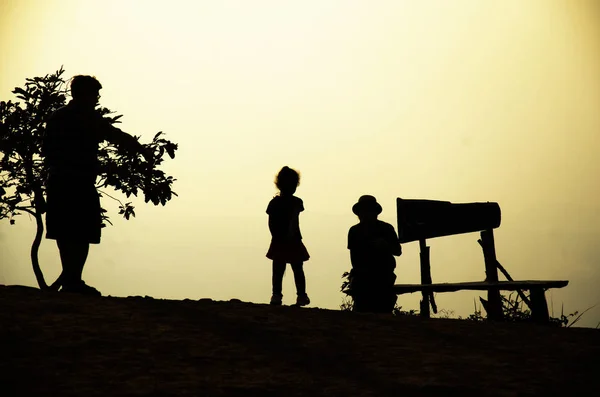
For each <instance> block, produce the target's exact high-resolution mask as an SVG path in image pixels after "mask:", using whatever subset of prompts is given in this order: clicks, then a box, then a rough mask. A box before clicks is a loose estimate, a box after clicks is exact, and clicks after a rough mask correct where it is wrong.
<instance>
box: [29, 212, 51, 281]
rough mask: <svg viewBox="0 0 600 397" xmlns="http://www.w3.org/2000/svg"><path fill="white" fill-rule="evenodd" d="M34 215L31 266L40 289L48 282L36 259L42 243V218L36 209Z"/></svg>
mask: <svg viewBox="0 0 600 397" xmlns="http://www.w3.org/2000/svg"><path fill="white" fill-rule="evenodd" d="M34 216H35V223H36V226H37V229H36V232H35V238H34V239H33V244H32V245H31V265H32V266H33V273H35V278H36V280H37V282H38V285H39V286H40V289H47V288H48V284H46V280H44V274H43V273H42V269H41V268H40V262H39V259H38V252H39V249H40V244H41V243H42V236H43V235H44V220H43V219H42V214H41V213H40V212H39V211H36V212H35V214H34Z"/></svg>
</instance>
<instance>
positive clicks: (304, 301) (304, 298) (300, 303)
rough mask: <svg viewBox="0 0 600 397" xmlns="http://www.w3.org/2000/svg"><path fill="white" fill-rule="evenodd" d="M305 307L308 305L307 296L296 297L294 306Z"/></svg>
mask: <svg viewBox="0 0 600 397" xmlns="http://www.w3.org/2000/svg"><path fill="white" fill-rule="evenodd" d="M306 305H310V299H309V298H308V295H306V294H304V295H298V297H297V298H296V306H306Z"/></svg>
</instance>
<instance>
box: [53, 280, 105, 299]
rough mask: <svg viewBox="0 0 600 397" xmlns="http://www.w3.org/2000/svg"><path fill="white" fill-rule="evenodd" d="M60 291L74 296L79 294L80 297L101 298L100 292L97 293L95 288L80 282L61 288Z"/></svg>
mask: <svg viewBox="0 0 600 397" xmlns="http://www.w3.org/2000/svg"><path fill="white" fill-rule="evenodd" d="M61 291H62V292H71V293H74V294H81V295H90V296H102V294H101V293H100V291H98V290H97V289H96V288H94V287H92V286H90V285H87V284H86V283H85V282H84V281H80V282H78V283H75V284H72V285H66V286H63V287H62V288H61Z"/></svg>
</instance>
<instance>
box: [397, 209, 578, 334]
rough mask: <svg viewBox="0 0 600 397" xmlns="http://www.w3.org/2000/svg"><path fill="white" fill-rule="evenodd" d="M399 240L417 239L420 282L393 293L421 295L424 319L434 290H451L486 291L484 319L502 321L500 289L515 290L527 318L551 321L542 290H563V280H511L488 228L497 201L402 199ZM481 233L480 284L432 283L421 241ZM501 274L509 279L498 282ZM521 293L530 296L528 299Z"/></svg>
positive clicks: (495, 220)
mask: <svg viewBox="0 0 600 397" xmlns="http://www.w3.org/2000/svg"><path fill="white" fill-rule="evenodd" d="M396 204H397V211H398V237H399V239H400V243H403V244H404V243H408V242H412V241H419V247H420V254H419V257H420V265H421V284H396V285H395V286H394V292H395V293H396V294H397V295H401V294H407V293H413V292H421V293H422V294H423V298H422V300H421V305H420V306H421V310H420V314H421V316H423V317H429V316H430V313H429V308H430V305H431V308H432V310H433V312H434V313H437V305H436V303H435V298H434V295H433V293H434V292H454V291H460V290H474V291H487V293H488V300H487V302H486V305H485V309H486V312H487V318H488V319H490V320H502V319H503V310H502V299H501V296H500V291H517V292H518V294H519V296H520V297H521V299H522V300H523V301H524V302H525V303H526V304H527V305H528V306H529V308H530V310H531V317H532V320H533V321H535V322H539V323H547V322H549V320H550V317H549V313H548V304H547V302H546V295H545V291H546V290H547V289H549V288H563V287H565V286H567V284H568V283H569V282H568V281H566V280H551V281H541V280H527V281H515V280H513V279H512V277H511V276H510V274H508V272H507V271H506V269H504V267H503V266H502V265H501V264H500V262H498V260H497V259H496V248H495V243H494V232H493V229H494V228H497V227H499V226H500V206H499V205H498V204H497V203H489V202H488V203H469V204H452V203H450V202H447V201H435V200H411V199H409V200H405V199H401V198H397V200H396ZM477 231H478V232H480V236H481V238H480V239H479V240H477V242H478V243H479V245H480V246H481V248H482V250H483V258H484V262H485V275H486V277H485V281H472V282H459V283H437V284H434V283H433V282H432V280H431V266H430V259H429V258H430V255H429V247H428V246H427V243H426V239H428V238H436V237H443V236H450V235H456V234H463V233H471V232H477ZM498 270H500V271H501V272H502V273H503V274H504V276H505V277H506V278H507V280H508V281H499V280H498ZM523 290H528V291H529V292H530V294H529V298H528V297H527V296H525V294H523V292H522V291H523Z"/></svg>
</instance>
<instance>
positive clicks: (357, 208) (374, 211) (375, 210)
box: [352, 194, 383, 222]
mask: <svg viewBox="0 0 600 397" xmlns="http://www.w3.org/2000/svg"><path fill="white" fill-rule="evenodd" d="M382 210H383V209H382V208H381V205H379V203H378V202H377V199H376V198H375V197H373V196H371V195H368V194H366V195H364V196H360V198H359V199H358V202H357V203H356V204H354V205H353V206H352V212H354V214H355V215H356V216H358V219H359V220H360V221H361V222H372V221H375V220H377V216H378V215H379V214H381V211H382Z"/></svg>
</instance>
